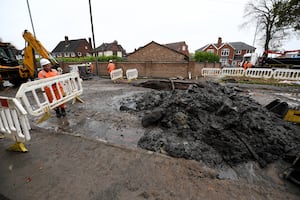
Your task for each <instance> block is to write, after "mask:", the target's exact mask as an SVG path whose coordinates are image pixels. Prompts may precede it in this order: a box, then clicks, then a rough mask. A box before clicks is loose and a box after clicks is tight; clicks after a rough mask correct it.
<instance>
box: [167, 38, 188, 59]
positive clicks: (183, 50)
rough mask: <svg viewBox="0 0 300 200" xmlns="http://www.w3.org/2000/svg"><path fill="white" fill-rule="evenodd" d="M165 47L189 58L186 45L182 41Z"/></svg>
mask: <svg viewBox="0 0 300 200" xmlns="http://www.w3.org/2000/svg"><path fill="white" fill-rule="evenodd" d="M165 46H167V47H169V48H170V49H174V50H176V51H178V52H181V53H183V54H185V55H186V56H190V52H189V48H188V45H187V44H186V43H185V42H184V41H182V42H174V43H168V44H165Z"/></svg>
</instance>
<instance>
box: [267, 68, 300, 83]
mask: <svg viewBox="0 0 300 200" xmlns="http://www.w3.org/2000/svg"><path fill="white" fill-rule="evenodd" d="M273 78H274V79H285V80H295V81H299V80H300V70H299V69H298V70H297V69H276V70H275V71H274V72H273Z"/></svg>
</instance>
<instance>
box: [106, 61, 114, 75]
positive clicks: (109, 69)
mask: <svg viewBox="0 0 300 200" xmlns="http://www.w3.org/2000/svg"><path fill="white" fill-rule="evenodd" d="M115 68H116V66H115V64H114V63H109V64H108V66H107V70H108V73H111V72H112V71H113V70H115Z"/></svg>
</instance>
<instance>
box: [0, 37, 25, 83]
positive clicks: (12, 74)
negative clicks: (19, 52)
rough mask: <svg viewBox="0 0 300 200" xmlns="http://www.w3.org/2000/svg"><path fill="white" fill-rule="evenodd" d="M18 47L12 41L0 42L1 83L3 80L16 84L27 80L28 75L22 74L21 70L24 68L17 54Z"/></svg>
mask: <svg viewBox="0 0 300 200" xmlns="http://www.w3.org/2000/svg"><path fill="white" fill-rule="evenodd" d="M15 51H16V49H15V48H14V46H12V45H11V44H10V43H3V42H0V85H1V86H2V85H3V80H7V81H9V82H11V83H12V84H14V85H19V84H20V83H22V82H25V81H27V79H26V77H24V76H20V71H21V70H23V68H22V66H20V64H19V62H18V60H17V58H16V54H15ZM25 73H26V72H25Z"/></svg>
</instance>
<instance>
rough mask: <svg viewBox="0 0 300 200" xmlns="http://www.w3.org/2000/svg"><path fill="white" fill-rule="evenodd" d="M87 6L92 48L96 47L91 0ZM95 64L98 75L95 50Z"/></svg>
mask: <svg viewBox="0 0 300 200" xmlns="http://www.w3.org/2000/svg"><path fill="white" fill-rule="evenodd" d="M89 8H90V19H91V28H92V38H93V45H92V47H93V50H95V49H96V43H95V35H94V24H93V15H92V5H91V0H89ZM95 64H96V75H98V55H97V52H95Z"/></svg>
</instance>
